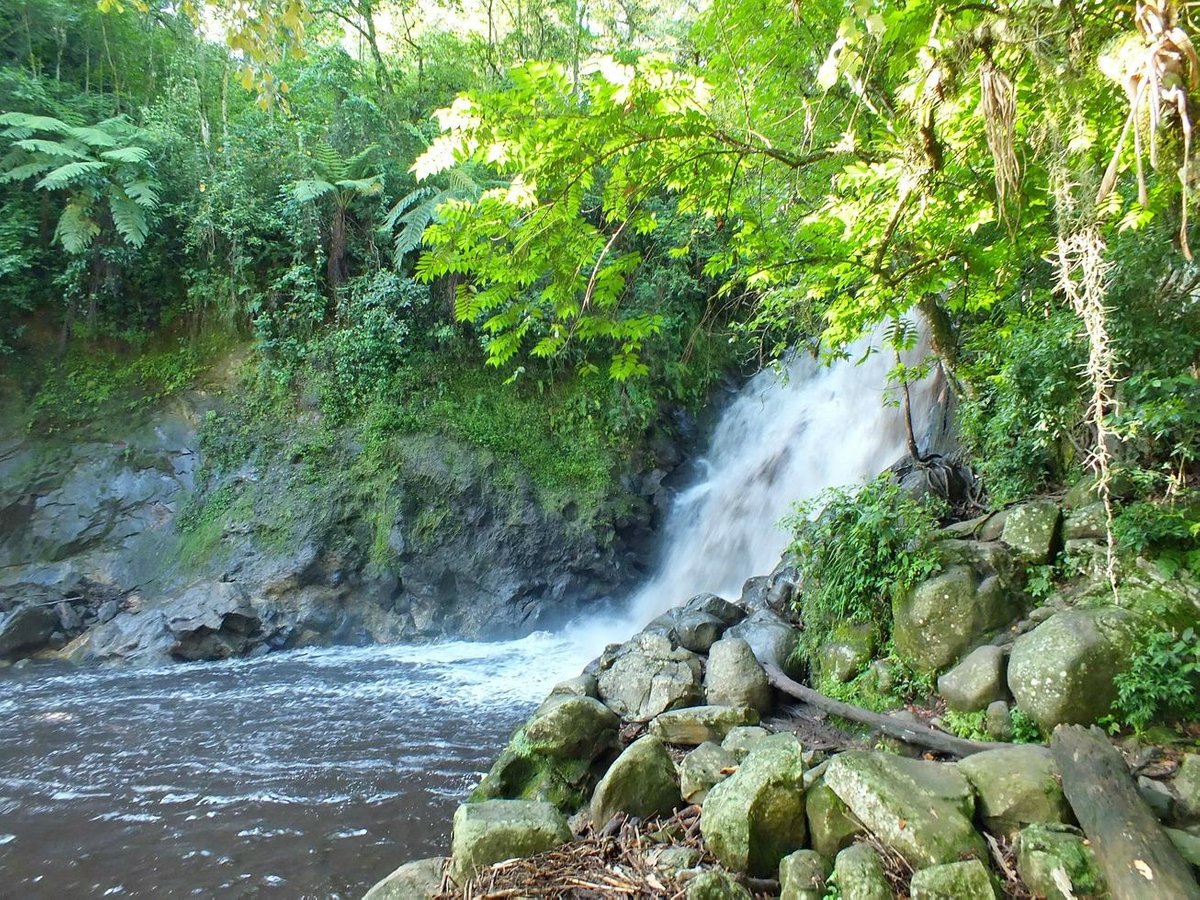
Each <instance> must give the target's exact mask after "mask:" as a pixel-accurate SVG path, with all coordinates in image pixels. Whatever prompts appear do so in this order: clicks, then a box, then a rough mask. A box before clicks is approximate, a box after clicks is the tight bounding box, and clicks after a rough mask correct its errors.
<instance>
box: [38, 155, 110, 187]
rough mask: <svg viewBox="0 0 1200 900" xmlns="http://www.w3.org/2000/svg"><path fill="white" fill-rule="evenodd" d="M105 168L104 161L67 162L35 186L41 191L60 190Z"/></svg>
mask: <svg viewBox="0 0 1200 900" xmlns="http://www.w3.org/2000/svg"><path fill="white" fill-rule="evenodd" d="M104 168H105V164H104V163H102V162H97V161H95V160H90V161H88V162H71V163H67V164H66V165H65V166H59V167H58V168H57V169H55V170H54V171H53V172H51V173H50V174H49V175H47V176H46V177H45V178H43V179H42V180H41V181H39V182H38V183H37V184H36V185H34V187H35V188H37V189H38V190H39V191H59V190H62V189H63V188H65V187H70V186H71V184H72V183H74V182H76V181H78V180H79V179H81V178H84V177H86V176H88V175H92V174H94V173H96V172H99V171H101V170H102V169H104Z"/></svg>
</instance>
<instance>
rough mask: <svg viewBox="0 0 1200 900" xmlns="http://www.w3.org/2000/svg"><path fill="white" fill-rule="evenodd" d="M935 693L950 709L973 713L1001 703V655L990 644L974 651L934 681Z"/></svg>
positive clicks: (1002, 687)
mask: <svg viewBox="0 0 1200 900" xmlns="http://www.w3.org/2000/svg"><path fill="white" fill-rule="evenodd" d="M937 686H938V693H939V694H941V695H942V697H943V699H945V701H946V705H947V706H949V707H950V708H951V709H956V710H959V711H960V712H975V711H976V710H980V709H985V708H986V707H987V705H988V704H989V703H992V702H993V701H996V700H1003V699H1004V697H1005V693H1006V692H1005V685H1004V651H1003V650H1002V649H1001V648H1000V647H996V646H994V645H992V644H984V645H983V646H982V647H976V648H975V649H974V650H972V651H971V652H970V653H968V654H967V655H966V656H964V657H963V658H962V660H961V661H960V662H959V663H958V665H956V666H955V667H954V668H953V669H951V670H950V671H948V672H946V673H945V674H943V675H941V676H940V677H939V678H938V680H937Z"/></svg>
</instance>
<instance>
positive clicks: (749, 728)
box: [721, 725, 771, 762]
mask: <svg viewBox="0 0 1200 900" xmlns="http://www.w3.org/2000/svg"><path fill="white" fill-rule="evenodd" d="M770 736H771V732H769V731H767V729H765V728H763V727H761V726H759V725H739V726H737V727H736V728H731V729H730V730H729V734H727V735H725V740H723V741H721V747H722V748H723V749H725V750H728V751H729V752H730V753H732V754H733V755H734V756H736V757H737V760H738V762H741V761H742V760H743V759H745V758H746V754H747V753H749V752H750V751H751V750H753V749H754V748H755V747H757V746H758V743H759V741H761V740H762V739H763V738H766V737H770Z"/></svg>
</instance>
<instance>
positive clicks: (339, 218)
mask: <svg viewBox="0 0 1200 900" xmlns="http://www.w3.org/2000/svg"><path fill="white" fill-rule="evenodd" d="M325 274H326V278H327V279H328V281H329V291H330V293H331V294H332V295H333V300H334V303H335V304H336V302H337V295H338V288H339V287H340V286H341V284H342V282H343V281H345V280H346V207H345V205H344V204H343V203H340V202H336V203H334V206H333V221H332V222H331V223H330V225H329V260H328V261H327V262H326V264H325Z"/></svg>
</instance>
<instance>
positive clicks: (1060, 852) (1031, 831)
mask: <svg viewBox="0 0 1200 900" xmlns="http://www.w3.org/2000/svg"><path fill="white" fill-rule="evenodd" d="M1015 849H1016V854H1017V872H1019V873H1020V875H1021V880H1022V881H1024V882H1025V886H1026V887H1027V888H1028V889H1029V890H1030V891H1031V892H1032V893H1033V894H1034V896H1036V897H1046V898H1048V900H1072V898H1075V897H1101V896H1104V894H1105V885H1104V878H1103V876H1102V875H1101V874H1100V869H1099V867H1098V866H1097V865H1096V857H1095V855H1094V854H1093V853H1092V848H1091V846H1090V845H1089V844H1088V842H1087V841H1086V840H1085V839H1084V837H1083V835H1082V834H1080V833H1079V832H1078V831H1076V830H1075V829H1073V828H1068V827H1065V826H1054V825H1030V826H1029V827H1028V828H1026V829H1025V830H1023V831H1022V832H1021V833H1020V834H1019V835H1017V839H1016V841H1015Z"/></svg>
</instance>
